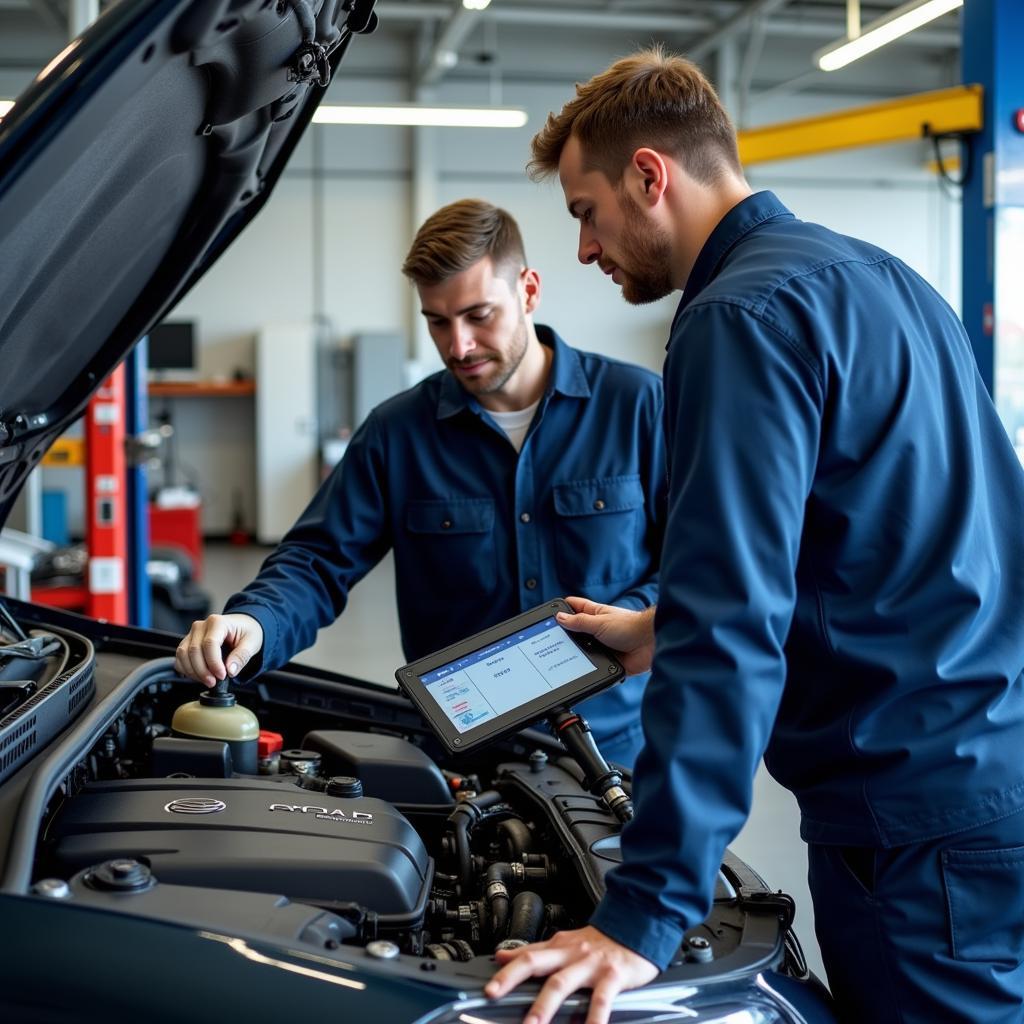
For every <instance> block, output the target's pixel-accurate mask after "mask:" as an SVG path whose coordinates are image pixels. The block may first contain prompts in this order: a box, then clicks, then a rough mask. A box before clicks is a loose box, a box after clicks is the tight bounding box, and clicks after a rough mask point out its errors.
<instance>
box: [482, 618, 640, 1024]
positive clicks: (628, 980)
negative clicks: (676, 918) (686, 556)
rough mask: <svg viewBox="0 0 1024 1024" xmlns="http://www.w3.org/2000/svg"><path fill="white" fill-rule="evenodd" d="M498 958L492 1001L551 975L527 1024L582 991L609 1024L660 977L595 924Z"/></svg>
mask: <svg viewBox="0 0 1024 1024" xmlns="http://www.w3.org/2000/svg"><path fill="white" fill-rule="evenodd" d="M632 614H635V613H632ZM495 956H496V957H497V960H498V962H499V963H500V964H503V966H502V968H501V970H499V971H498V973H497V974H495V976H494V977H493V978H491V980H490V981H489V982H488V983H487V985H486V986H485V987H484V994H485V995H486V996H487V997H488V998H490V999H500V998H501V997H502V996H504V995H507V994H508V993H509V992H511V991H512V989H514V988H515V987H516V986H517V985H519V984H521V983H522V982H524V981H526V979H527V978H535V977H542V976H544V975H550V977H549V978H548V980H547V981H546V982H545V983H544V987H543V988H542V989H541V990H540V995H538V996H537V998H536V999H535V1000H534V1001H533V1005H532V1006H531V1007H530V1009H529V1011H528V1012H527V1014H526V1018H525V1020H524V1022H523V1024H548V1022H549V1021H550V1020H551V1018H552V1017H553V1016H554V1015H555V1013H556V1012H557V1010H558V1008H559V1007H560V1006H561V1005H562V1003H563V1002H564V1001H565V1000H566V999H567V998H568V997H569V996H571V995H572V994H573V993H574V992H577V991H579V990H580V989H581V988H589V989H593V994H592V995H591V997H590V1009H589V1011H588V1012H587V1020H586V1024H607V1021H608V1017H609V1015H610V1014H611V1011H612V1003H613V1002H614V1000H615V997H616V996H617V995H618V994H619V993H620V992H622V991H624V990H625V989H629V988H639V986H641V985H646V984H647V983H648V982H650V981H653V980H654V979H655V978H656V977H657V976H658V968H657V967H655V966H654V964H652V963H651V962H650V960H645V959H644V958H643V957H642V956H640V954H639V953H634V952H633V951H632V950H631V949H627V948H626V947H625V946H620V945H619V944H618V943H617V942H616V941H615V940H614V939H610V938H608V936H607V935H605V934H604V933H603V932H599V931H598V930H597V929H596V928H593V927H591V926H590V925H587V926H586V927H585V928H580V929H578V930H577V931H571V932H558V933H557V934H556V935H555V936H554V938H552V939H549V940H548V941H547V942H535V943H533V944H532V945H529V946H521V947H520V948H519V949H503V950H499V951H498V952H497V953H496V954H495Z"/></svg>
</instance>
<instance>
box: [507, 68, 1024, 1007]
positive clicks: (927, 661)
mask: <svg viewBox="0 0 1024 1024" xmlns="http://www.w3.org/2000/svg"><path fill="white" fill-rule="evenodd" d="M533 154H534V163H533V170H534V172H535V174H537V175H538V176H544V175H546V174H554V173H557V174H558V175H559V177H560V181H561V184H562V188H563V191H564V193H565V198H566V201H567V203H568V206H569V211H570V213H571V214H572V215H573V216H575V217H577V218H578V219H579V222H580V227H579V232H580V238H579V258H580V260H581V261H583V262H584V263H597V264H598V265H599V266H600V268H601V269H602V270H603V271H604V272H605V273H610V274H611V275H612V277H613V279H614V280H615V281H616V283H618V284H619V285H621V287H622V293H623V296H624V297H625V298H626V299H627V300H628V301H630V302H643V301H650V300H653V299H656V298H659V297H661V296H664V295H667V294H669V293H670V292H671V291H673V290H676V289H682V292H683V294H682V299H681V302H680V304H679V308H678V312H677V313H676V316H675V320H674V321H673V324H672V328H671V338H670V341H669V345H668V356H667V359H666V363H665V367H664V380H665V406H666V437H667V440H668V445H669V497H668V502H669V509H668V519H667V522H666V530H665V542H664V554H663V557H662V562H661V576H660V601H659V604H658V607H657V610H656V612H655V611H654V610H653V609H652V610H650V611H646V612H628V611H623V610H621V609H612V608H608V607H605V606H604V605H603V603H602V602H600V600H599V599H598V601H597V602H596V603H595V602H588V601H584V600H576V601H574V602H573V604H574V607H575V608H576V610H577V614H575V615H573V616H569V617H567V618H566V619H565V623H566V624H567V625H569V626H571V627H573V628H576V629H584V630H587V631H589V632H592V633H594V634H596V635H597V636H599V637H601V638H602V639H603V640H604V641H605V642H606V643H608V644H609V645H611V646H613V647H615V648H617V649H619V650H622V651H625V652H628V653H627V654H626V655H624V657H625V658H626V660H627V661H628V663H629V667H631V668H632V669H633V670H634V671H635V670H639V669H640V668H642V667H644V666H645V665H646V664H648V663H650V660H651V657H652V653H653V673H652V676H651V680H650V682H649V684H648V687H647V692H646V695H645V698H644V705H643V725H644V733H645V738H646V745H645V746H644V748H643V750H642V752H641V754H640V757H639V759H638V761H637V765H636V773H635V776H634V788H633V796H634V800H635V803H636V818H635V820H634V821H633V822H632V823H631V824H630V825H628V826H627V827H626V828H625V830H624V833H623V838H622V852H623V863H622V864H621V866H620V867H617V868H616V870H615V871H614V872H613V873H612V874H611V875H610V876H609V878H608V886H607V894H606V896H605V898H604V899H603V900H602V902H601V903H600V905H599V906H598V908H597V911H596V913H595V915H594V916H593V918H592V920H591V923H590V924H589V925H588V926H587V927H585V928H583V929H581V930H577V931H572V932H564V933H561V934H559V935H557V936H556V937H555V938H554V939H552V940H551V941H548V942H544V943H540V944H536V945H533V946H527V947H524V948H522V949H520V950H517V951H512V952H509V953H499V954H498V957H499V960H500V961H501V962H502V963H503V964H504V966H503V967H502V969H501V970H500V972H499V974H498V975H497V976H496V977H495V978H494V979H492V981H491V983H490V984H489V985H488V989H487V991H488V994H489V995H491V996H500V995H503V994H505V993H506V992H508V991H509V990H510V989H511V988H512V987H514V986H515V985H516V984H518V983H519V982H521V981H522V980H523V979H524V978H526V977H529V976H533V975H536V976H543V975H551V976H552V977H550V978H549V979H548V981H547V982H546V983H545V985H544V987H543V989H542V992H541V995H540V996H539V997H538V999H537V1000H536V1002H535V1003H534V1005H533V1008H532V1010H531V1011H530V1013H529V1014H528V1016H527V1018H526V1019H527V1020H528V1021H531V1022H532V1024H545V1022H546V1021H547V1020H549V1019H550V1016H551V1013H552V1012H553V1010H554V1008H555V1007H556V1006H558V1005H559V1004H560V1002H561V1001H562V1000H563V999H564V998H565V997H566V995H567V994H568V993H570V992H572V991H575V990H577V989H580V988H591V987H592V988H593V989H594V995H593V997H592V1001H591V1010H590V1014H589V1016H588V1017H587V1022H588V1024H597V1022H603V1021H604V1020H606V1019H607V1011H608V1006H609V1002H610V1000H611V999H612V998H613V997H614V995H615V994H616V993H617V992H618V991H620V990H621V989H623V988H629V987H633V986H635V985H640V984H644V983H646V982H647V981H649V980H650V979H651V978H652V977H653V976H654V975H655V974H656V973H657V971H658V969H663V968H664V967H665V966H666V965H667V964H668V963H669V962H670V961H671V960H672V959H673V958H674V957H675V956H676V955H677V951H678V949H679V945H680V940H681V939H682V937H683V933H684V931H685V930H686V929H688V928H691V927H694V926H696V925H699V924H700V922H702V921H703V920H704V918H705V916H706V914H707V913H708V910H709V908H710V904H711V899H712V892H713V884H714V879H715V875H716V870H717V868H718V866H719V864H720V863H721V859H722V854H723V851H724V850H725V847H726V845H727V844H728V843H729V842H730V840H732V838H733V837H734V836H735V835H736V833H737V832H738V831H739V829H740V827H741V826H742V824H743V822H744V820H745V819H746V817H747V814H748V812H749V809H750V803H751V791H752V782H753V778H754V773H755V771H756V769H757V765H758V761H759V760H760V758H761V756H762V754H765V756H766V761H767V765H768V768H769V770H770V771H771V773H772V774H773V775H774V776H775V778H776V779H778V780H779V781H780V782H781V783H782V784H783V785H785V786H787V787H788V788H789V789H791V790H792V791H793V792H794V793H795V794H796V797H797V799H798V801H799V804H800V809H801V813H802V826H801V831H802V835H803V838H804V839H805V840H806V841H807V842H808V844H809V864H810V885H811V892H812V895H813V899H814V910H815V920H816V927H817V932H818V939H819V942H820V945H821V950H822V954H823V958H824V961H825V965H826V969H827V972H828V978H829V983H830V985H831V988H832V992H833V994H834V996H835V998H836V1001H837V1005H838V1007H839V1012H840V1014H841V1016H842V1019H843V1020H847V1021H851V1022H853V1021H856V1022H858V1024H862V1022H867V1021H870V1022H872V1024H881V1022H890V1021H891V1022H897V1021H899V1022H902V1024H910V1022H920V1024H925V1022H927V1024H937V1022H940V1021H941V1022H942V1024H953V1022H967V1021H972V1022H979V1021H985V1022H987V1024H992V1022H1005V1024H1010V1022H1011V1021H1012V1022H1017V1024H1019V1022H1020V1021H1021V1020H1024V964H1022V961H1024V813H1021V808H1022V805H1024V685H1022V675H1021V672H1022V668H1024V473H1022V470H1021V467H1020V465H1019V463H1018V460H1017V457H1016V455H1015V453H1014V451H1013V448H1012V447H1011V445H1010V443H1009V441H1008V439H1007V437H1006V434H1005V432H1004V429H1003V427H1002V425H1001V424H1000V421H999V418H998V416H997V414H996V411H995V409H994V407H993V405H992V402H991V401H990V399H989V396H988V393H987V392H986V390H985V387H984V385H983V383H982V381H981V378H980V377H979V374H978V372H977V368H976V366H975V362H974V359H973V355H972V352H971V347H970V344H969V341H968V338H967V336H966V333H965V332H964V330H963V327H962V325H961V324H960V322H959V320H958V319H957V317H956V315H955V314H954V313H953V311H952V310H951V309H950V308H949V306H948V305H947V304H946V303H945V302H944V301H943V300H942V299H941V298H940V297H939V296H938V295H937V294H936V293H935V291H933V290H932V288H931V287H930V286H929V285H928V284H927V283H926V282H925V281H923V280H922V279H921V278H920V277H919V276H918V275H917V274H916V273H914V272H913V271H912V270H911V269H910V268H908V267H907V266H906V265H905V264H904V263H902V262H901V261H900V260H899V259H896V258H895V257H894V256H892V255H890V254H889V253H887V252H883V251H882V250H881V249H878V248H876V247H875V246H873V245H869V244H867V243H865V242H861V241H857V240H856V239H853V238H847V237H844V236H842V235H838V234H835V233H834V232H832V231H829V230H826V229H825V228H823V227H819V226H817V225H814V224H808V223H804V222H803V221H800V220H798V219H797V218H796V217H794V215H793V214H792V213H790V212H789V210H787V209H786V207H785V206H783V204H782V203H781V202H780V201H779V200H778V199H777V198H776V197H775V196H774V195H772V194H771V193H770V192H760V193H756V194H755V193H752V192H751V190H750V188H749V186H748V185H747V183H746V181H745V179H744V177H743V172H742V169H741V167H740V163H739V158H738V155H737V149H736V142H735V136H734V134H733V129H732V126H731V125H730V123H729V120H728V117H727V115H726V114H725V112H724V111H723V109H722V108H721V106H720V105H719V102H718V99H717V97H716V96H715V94H714V92H713V90H712V89H711V87H710V85H709V84H708V83H707V81H706V80H705V79H704V78H703V76H702V75H701V74H700V72H699V71H698V70H697V68H696V67H695V66H694V65H693V64H691V63H690V62H688V61H685V60H683V59H680V58H675V57H669V56H666V55H665V54H664V53H663V52H662V51H661V50H653V51H647V52H643V53H640V54H635V55H634V56H632V57H630V58H626V59H624V60H623V61H620V62H617V63H616V64H614V65H613V66H612V67H611V68H610V69H608V70H607V71H605V72H604V73H602V74H601V75H598V76H597V77H595V78H594V79H592V80H591V81H590V82H588V83H586V84H584V85H581V86H578V87H577V96H576V98H575V99H573V100H572V101H571V102H569V103H568V104H566V106H565V107H564V108H563V110H562V111H561V113H560V114H558V115H552V116H551V117H550V118H549V120H548V123H547V126H546V127H545V128H544V129H543V131H542V132H541V133H539V135H538V136H537V137H536V138H535V139H534V142H533Z"/></svg>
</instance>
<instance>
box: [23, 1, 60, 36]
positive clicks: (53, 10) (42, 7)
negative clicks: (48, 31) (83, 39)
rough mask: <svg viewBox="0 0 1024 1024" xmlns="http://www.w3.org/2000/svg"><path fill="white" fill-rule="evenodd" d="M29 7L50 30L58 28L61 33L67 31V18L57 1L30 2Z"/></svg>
mask: <svg viewBox="0 0 1024 1024" xmlns="http://www.w3.org/2000/svg"><path fill="white" fill-rule="evenodd" d="M30 5H31V7H32V10H34V11H35V12H36V13H37V14H38V15H39V16H40V17H41V18H42V19H43V21H45V22H46V24H47V25H48V26H49V27H50V28H59V29H60V30H61V32H62V33H63V32H65V31H66V30H67V25H68V22H67V17H66V15H65V14H64V12H63V11H62V10H61V9H60V4H59V3H58V2H57V0H31V4H30Z"/></svg>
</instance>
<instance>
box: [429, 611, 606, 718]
mask: <svg viewBox="0 0 1024 1024" xmlns="http://www.w3.org/2000/svg"><path fill="white" fill-rule="evenodd" d="M595 668H596V666H595V665H594V663H593V662H592V661H591V660H590V659H589V658H588V657H587V655H586V654H585V653H584V652H583V651H582V650H580V648H579V647H578V646H577V645H576V644H574V643H573V642H572V640H571V639H570V638H569V635H568V633H566V631H565V630H564V629H563V628H562V627H561V626H559V625H558V623H557V622H556V621H555V619H554V616H550V617H548V618H546V619H543V620H542V621H540V622H537V623H535V624H534V625H531V626H526V627H524V628H523V629H521V630H519V631H518V632H516V633H513V634H512V635H510V636H507V637H505V638H503V639H501V640H499V641H497V642H495V643H492V644H489V645H488V646H487V647H485V648H483V649H481V650H479V651H473V652H472V653H470V654H467V655H466V656H465V657H462V658H458V659H457V660H455V661H451V662H448V663H447V664H445V665H441V666H440V667H438V668H436V669H434V670H432V671H430V672H426V673H424V674H423V675H421V676H420V681H421V682H422V683H423V685H424V686H425V687H426V688H427V692H428V693H429V694H430V696H431V697H432V698H433V699H434V701H435V702H436V703H437V704H438V706H439V707H440V708H441V710H442V711H443V712H444V713H445V715H446V716H447V717H448V720H449V721H450V722H451V723H452V725H453V726H454V727H455V729H456V730H457V731H458V732H460V733H464V732H466V731H467V730H468V729H472V728H474V727H475V726H478V725H480V724H481V723H484V722H488V721H490V720H492V719H494V718H497V717H499V716H500V715H503V714H505V713H506V712H510V711H514V710H515V709H516V708H519V707H521V706H523V705H524V704H528V703H529V702H530V701H532V700H536V699H537V698H538V697H544V696H545V695H546V694H548V693H550V692H551V691H553V690H557V689H558V688H559V687H561V686H565V685H566V683H571V682H573V680H576V679H579V678H581V677H582V676H586V675H588V674H589V673H591V672H593V671H594V670H595Z"/></svg>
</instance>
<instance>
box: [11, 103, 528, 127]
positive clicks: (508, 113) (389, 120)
mask: <svg viewBox="0 0 1024 1024" xmlns="http://www.w3.org/2000/svg"><path fill="white" fill-rule="evenodd" d="M13 106H14V100H0V118H2V117H3V116H4V114H6V113H7V111H8V110H10V109H11V107H13ZM313 120H314V121H315V122H316V123H317V124H381V125H412V126H416V127H433V128H522V127H523V125H524V124H526V120H527V117H526V111H525V110H520V109H519V108H518V107H421V106H419V105H418V104H416V103H408V104H395V105H393V106H389V107H373V106H349V107H340V106H334V105H330V104H325V105H323V106H321V107H318V108H317V110H316V113H314V114H313Z"/></svg>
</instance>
